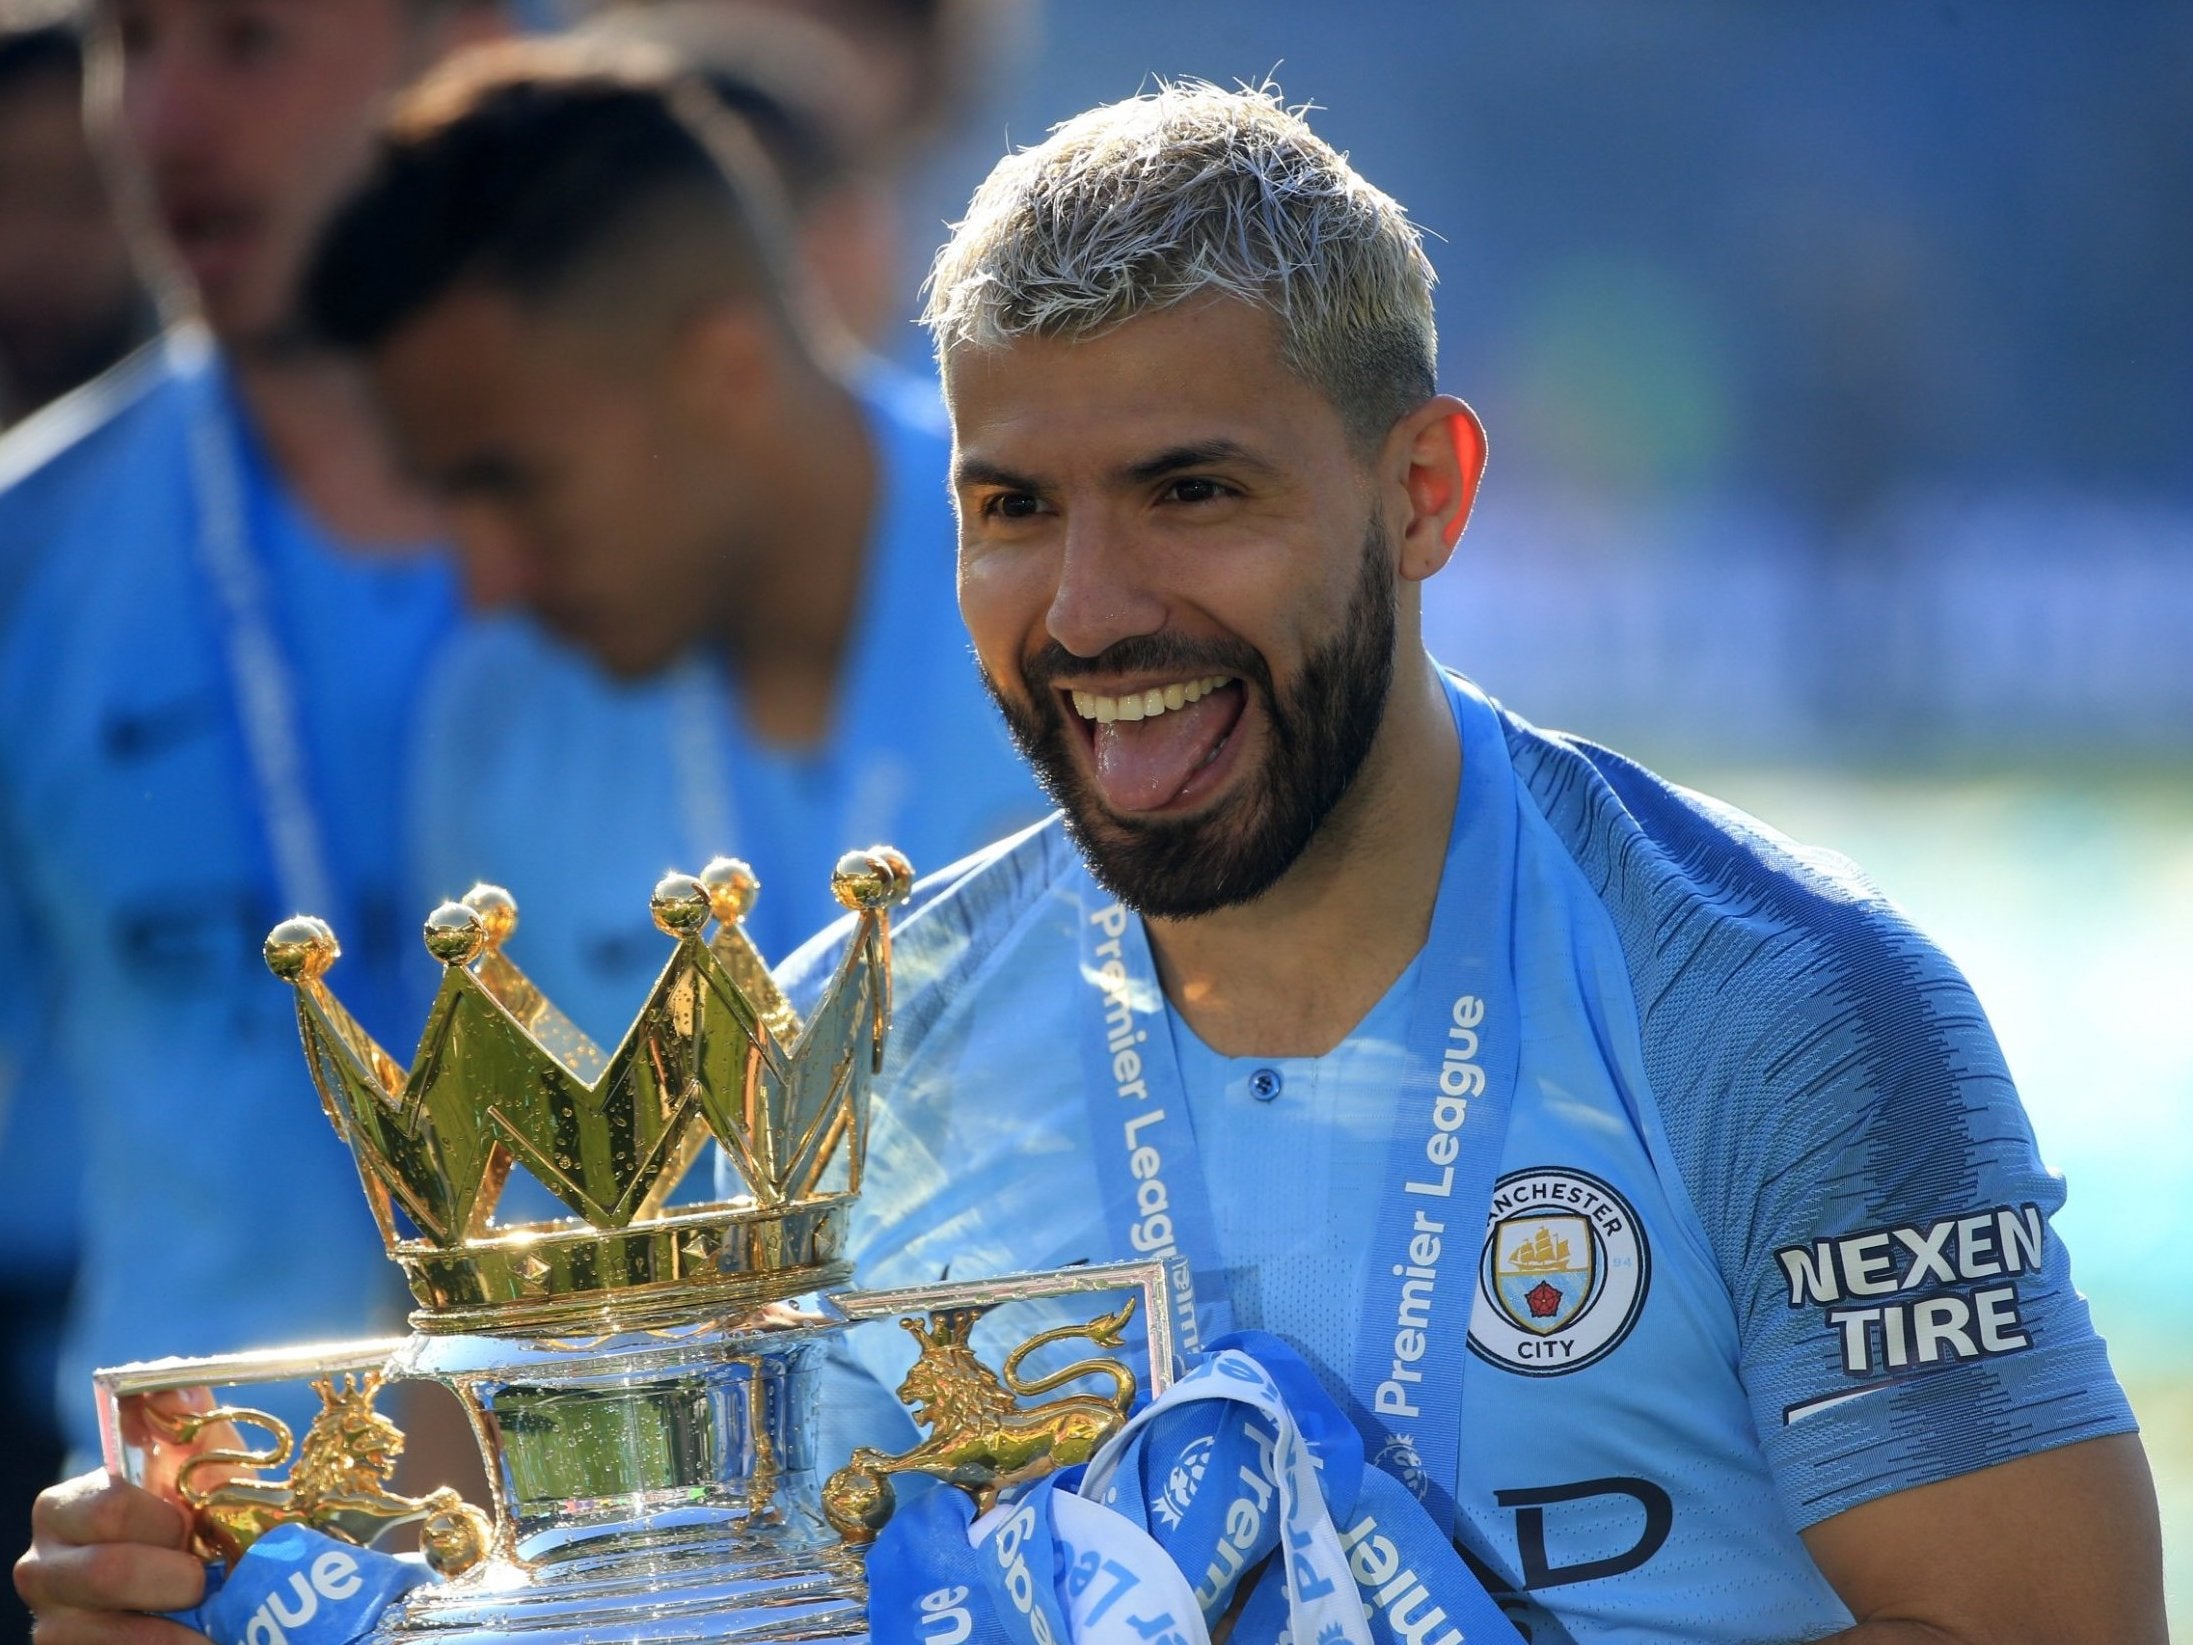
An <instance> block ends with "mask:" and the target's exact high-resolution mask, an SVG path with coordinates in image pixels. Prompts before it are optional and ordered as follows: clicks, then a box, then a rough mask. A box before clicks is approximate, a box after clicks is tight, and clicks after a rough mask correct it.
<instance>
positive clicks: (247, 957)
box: [0, 0, 500, 1451]
mask: <svg viewBox="0 0 2193 1645" xmlns="http://www.w3.org/2000/svg"><path fill="white" fill-rule="evenodd" d="M499 26H500V25H499V14H498V13H497V12H496V11H495V10H494V9H493V8H492V7H489V6H487V5H483V4H474V3H470V0H112V3H101V4H99V5H98V6H96V7H95V8H94V11H93V14H92V16H91V18H90V23H89V27H90V35H89V49H90V61H91V75H90V81H91V84H92V85H93V87H94V88H95V91H96V93H97V96H96V99H95V117H96V120H97V124H98V127H99V128H100V129H101V130H103V131H104V132H105V133H106V135H107V138H108V140H109V141H111V143H112V146H113V148H114V151H115V154H116V157H117V160H118V162H119V167H120V172H121V179H122V183H123V187H124V194H125V199H126V200H127V202H128V205H129V206H130V208H131V209H132V215H133V217H134V219H135V222H136V224H137V226H138V227H140V228H141V229H142V231H143V232H142V251H143V253H144V255H145V257H146V258H147V259H148V262H149V264H150V265H152V266H156V267H157V268H158V269H159V271H160V277H161V279H162V281H163V283H164V285H165V291H164V296H165V299H166V304H167V307H168V311H169V312H170V313H171V314H173V315H174V316H176V319H177V323H176V324H175V326H174V327H173V328H172V329H171V330H170V331H169V332H168V333H167V334H166V335H165V336H164V337H163V338H162V339H161V340H160V341H159V343H158V344H157V345H156V346H155V347H153V348H150V349H148V350H146V351H144V352H142V353H141V354H139V355H138V356H136V357H134V358H133V359H132V360H130V361H129V362H126V363H125V364H123V365H121V366H119V367H117V368H116V369H115V370H114V371H112V372H110V373H108V374H107V375H106V376H105V377H103V378H101V379H100V380H99V381H98V382H97V383H96V384H94V385H92V386H91V387H89V388H87V389H86V390H85V391H84V392H83V393H81V394H78V395H75V396H72V397H70V398H69V399H67V400H65V401H63V402H61V403H59V404H57V405H55V406H53V407H51V408H49V410H48V411H47V412H46V413H44V414H43V415H41V416H39V417H35V418H33V419H31V420H30V421H29V422H27V423H25V424H23V425H21V426H20V427H18V428H17V429H15V430H13V431H12V432H11V433H10V434H9V436H8V437H7V439H6V441H5V442H4V443H0V545H4V550H0V838H4V839H5V842H6V850H5V853H4V861H0V905H4V917H0V930H5V931H10V932H13V933H14V934H15V935H16V937H17V939H18V940H17V941H15V942H14V943H12V944H11V946H10V949H9V951H8V952H7V953H6V954H5V955H4V956H0V969H4V972H5V975H4V976H0V988H5V989H6V990H8V991H10V992H11V993H13V992H15V991H18V990H25V989H27V990H31V991H33V992H37V991H43V992H44V993H45V995H46V996H47V997H48V998H49V1000H50V1011H51V1015H50V1024H51V1028H50V1038H49V1040H48V1041H47V1046H48V1049H46V1050H44V1051H41V1052H40V1053H39V1060H38V1062H37V1064H36V1065H35V1070H34V1072H35V1074H36V1076H37V1077H36V1078H35V1080H26V1081H25V1083H24V1085H23V1088H22V1090H21V1092H20V1094H19V1097H18V1101H19V1102H20V1103H24V1104H38V1105H42V1106H50V1105H57V1104H61V1103H74V1104H76V1105H77V1106H78V1112H79V1116H80V1119H81V1124H82V1139H81V1142H80V1144H79V1145H78V1147H77V1149H76V1157H77V1161H78V1163H79V1165H80V1167H81V1169H82V1171H83V1182H84V1187H85V1205H84V1216H83V1244H82V1259H83V1260H82V1265H81V1269H80V1279H79V1283H78V1286H77V1291H76V1297H75V1301H74V1304H73V1309H72V1318H71V1322H70V1325H69V1329H68V1332H67V1336H66V1341H65V1346H64V1351H63V1355H62V1373H61V1386H62V1388H63V1389H64V1390H66V1396H65V1398H66V1403H65V1408H64V1411H65V1417H66V1420H67V1424H68V1428H69V1432H70V1433H71V1435H72V1437H73V1439H74V1441H75V1443H76V1444H77V1446H78V1447H79V1450H80V1451H82V1450H88V1449H89V1447H90V1446H91V1445H92V1443H93V1442H94V1435H93V1433H92V1429H91V1404H90V1398H89V1389H88V1385H87V1376H88V1373H89V1371H90V1370H91V1369H92V1368H93V1367H94V1366H95V1365H100V1364H113V1363H117V1362H120V1361H123V1360H129V1359H136V1358H143V1357H148V1356H153V1355H159V1354H168V1353H197V1352H208V1351H213V1350H217V1349H224V1348H235V1347H239V1346H245V1345H248V1344H251V1343H253V1342H255V1341H256V1342H281V1341H291V1340H296V1339H297V1338H298V1337H300V1336H304V1337H311V1336H321V1337H328V1336H343V1335H355V1334H357V1333H359V1332H360V1331H362V1330H364V1331H370V1330H371V1329H374V1328H377V1327H379V1326H383V1325H387V1324H390V1323H393V1321H394V1320H395V1319H396V1318H398V1317H400V1316H399V1315H398V1313H397V1308H396V1305H397V1302H398V1288H397V1287H396V1286H395V1284H394V1283H393V1278H392V1275H391V1273H390V1271H389V1268H388V1264H387V1263H386V1261H385V1259H384V1258H383V1256H382V1254H381V1252H380V1248H379V1246H380V1242H379V1239H378V1237H377V1236H376V1234H375V1232H374V1230H373V1227H372V1224H371V1220H370V1218H369V1217H367V1216H366V1215H365V1213H364V1207H363V1205H362V1203H361V1199H360V1196H359V1194H358V1191H357V1187H356V1173H355V1170H354V1168H353V1166H352V1165H351V1162H350V1160H349V1159H348V1157H347V1155H346V1154H345V1152H344V1150H343V1149H342V1148H341V1146H340V1145H339V1144H338V1143H337V1142H336V1141H335V1139H334V1138H333V1137H332V1136H331V1135H330V1134H329V1130H328V1127H327V1123H326V1120H325V1119H324V1117H323V1116H322V1115H321V1114H319V1113H318V1112H317V1111H316V1110H317V1106H318V1105H317V1104H316V1103H314V1102H313V1101H312V1100H311V1097H310V1094H309V1088H308V1087H306V1086H305V1085H304V1083H303V1082H302V1081H301V1080H300V1078H299V1066H298V1054H297V1043H296V1029H295V1025H294V1023H293V1021H292V1020H291V1017H292V1013H291V1011H290V1008H289V1006H288V1005H287V1004H286V1003H285V1002H284V1001H283V999H282V998H281V991H280V990H279V989H272V990H270V989H269V988H268V986H267V980H266V977H265V973H264V967H263V965H262V964H261V962H260V960H259V958H258V950H259V945H260V942H261V939H262V938H263V936H264V934H265V931H266V929H267V927H268V925H269V924H270V923H271V922H272V921H273V920H275V919H278V918H280V917H281V916H282V915H284V914H285V913H287V912H289V911H290V910H291V909H294V908H300V907H305V908H317V909H326V910H328V911H329V912H330V914H331V916H332V917H333V918H334V919H335V920H336V922H337V925H338V928H339V929H340V930H342V932H343V934H344V942H345V946H346V947H347V948H348V949H349V954H350V957H349V960H348V961H347V962H346V971H347V972H348V973H349V975H348V978H347V980H348V982H349V984H350V986H351V987H352V989H353V990H354V996H353V997H355V998H356V999H357V1000H358V1002H359V1005H360V1006H361V1008H362V1013H363V1014H364V1015H365V1017H366V1020H367V1021H368V1022H370V1023H372V1024H373V1025H374V1026H375V1028H376V1029H377V1030H378V1031H380V1032H382V1033H386V1034H389V1035H391V1036H392V1037H393V1036H396V1035H399V1034H401V1033H405V1032H409V1031H410V1030H411V1028H412V1027H413V1026H415V1023H414V1020H413V1013H412V1012H411V1011H409V1010H404V1011H397V1010H393V1009H392V1002H393V996H394V995H395V994H396V993H397V992H398V985H397V983H396V980H395V967H394V964H393V961H394V960H395V958H396V956H397V955H399V954H401V955H402V956H404V957H405V958H407V959H409V958H411V957H412V956H415V955H416V953H417V950H416V948H415V947H414V946H413V939H411V937H410V926H411V921H410V920H409V919H408V918H404V917H401V916H400V915H399V913H398V912H397V911H398V910H399V909H400V908H403V904H402V903H401V901H400V900H399V899H398V897H397V894H396V880H397V875H398V866H397V807H396V804H395V794H396V791H397V788H398V786H399V782H400V777H401V758H402V756H401V752H400V747H399V738H400V731H401V728H402V726H403V725H404V724H405V722H406V721H407V720H408V717H409V715H410V713H411V697H412V692H413V688H414V682H415V680H416V677H417V674H418V671H419V668H420V666H421V663H422V661H423V658H424V656H425V655H426V652H427V649H428V647H429V646H430V645H431V644H432V643H433V642H434V641H435V640H436V639H438V637H439V636H440V634H441V633H442V632H443V630H444V628H445V627H446V626H447V623H448V620H449V616H450V612H451V609H452V602H451V599H450V593H449V585H448V578H447V574H446V571H445V569H444V567H443V566H442V565H441V564H440V563H439V562H438V561H437V560H435V559H434V558H432V557H430V556H427V555H425V554H423V553H422V552H421V548H422V545H424V544H425V543H426V542H428V541H429V540H430V538H431V536H432V535H433V532H434V530H435V526H434V516H433V513H432V511H431V509H430V507H429V506H428V505H427V504H426V503H425V502H424V501H423V500H422V499H421V498H419V497H418V496H417V495H415V494H414V493H413V492H412V491H411V490H410V489H409V488H408V487H407V486H406V485H404V484H403V483H402V482H401V481H400V480H398V479H397V477H396V476H395V474H394V473H393V471H392V470H391V469H390V467H389V465H388V464H387V462H386V461H385V459H384V458H383V456H382V454H381V451H380V448H379V445H378V443H377V440H376V438H375V436H374V433H373V429H372V425H371V423H370V421H369V419H368V416H367V413H366V410H365V406H364V403H363V400H362V398H361V396H360V394H359V391H358V389H357V387H356V384H355V382H354V380H353V378H352V375H351V373H350V370H349V368H348V367H347V366H345V365H343V364H341V363H339V362H337V361H334V360H332V359H331V358H330V357H329V356H328V355H326V354H325V353H324V352H322V351H320V350H318V349H316V348H314V347H312V346H311V345H310V344H309V343H307V342H306V341H305V340H304V339H303V338H302V337H301V336H300V335H299V333H298V330H297V328H296V326H295V324H294V293H295V286H296V280H297V272H298V268H299V265H300V263H301V261H302V259H303V257H304V255H305V252H306V249H307V247H308V246H309V244H310V242H311V239H312V236H313V235H314V234H315V233H316V232H317V230H318V228H319V226H320V222H321V220H322V218H323V216H324V215H325V213H326V211H327V210H328V208H329V207H330V206H331V205H332V203H333V202H334V200H335V199H336V197H337V196H338V195H339V194H340V193H341V192H342V191H343V190H344V189H345V188H346V187H348V186H349V184H350V183H351V181H352V180H353V178H354V177H355V176H356V174H357V172H358V170H359V169H360V167H361V166H362V164H363V162H364V159H365V156H366V153H367V151H368V146H369V141H370V137H371V134H372V132H373V130H374V128H375V126H376V124H377V123H378V121H379V119H380V117H381V115H382V112H383V110H384V106H385V104H386V101H387V99H388V97H389V95H390V94H391V93H392V92H393V91H395V90H396V89H397V88H398V87H399V86H400V85H401V84H403V83H404V81H405V80H407V79H408V78H410V77H411V76H412V75H413V74H414V73H415V72H416V71H417V70H418V69H419V68H421V67H423V66H424V65H426V64H427V63H429V62H431V61H432V60H433V59H434V58H435V57H437V56H438V55H440V53H441V52H442V51H443V50H444V49H446V48H448V47H450V46H452V45H454V44H457V43H460V42H461V41H463V40H465V39H467V38H469V37H472V36H476V35H479V34H481V33H484V32H488V31H491V30H495V29H497V28H499ZM408 912H409V910H408V909H404V913H406V914H408ZM422 980H426V979H422ZM10 1050H11V1052H13V1053H15V1054H17V1055H20V1054H21V1052H20V1050H19V1049H18V1048H17V1047H13V1046H11V1047H10ZM275 1241H279V1245H280V1256H279V1258H278V1259H274V1258H270V1246H271V1244H272V1243H273V1242H275Z"/></svg>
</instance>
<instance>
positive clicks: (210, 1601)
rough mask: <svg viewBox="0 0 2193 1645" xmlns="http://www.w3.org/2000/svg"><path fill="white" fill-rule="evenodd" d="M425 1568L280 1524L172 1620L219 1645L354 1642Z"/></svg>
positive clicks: (217, 1571) (425, 1576) (211, 1578)
mask: <svg viewBox="0 0 2193 1645" xmlns="http://www.w3.org/2000/svg"><path fill="white" fill-rule="evenodd" d="M433 1580H434V1573H433V1572H432V1571H430V1570H428V1569H427V1568H426V1566H425V1565H423V1564H421V1563H419V1562H417V1561H415V1560H409V1559H398V1558H397V1557H396V1556H395V1555H393V1554H377V1553H375V1552H373V1551H372V1550H371V1549H370V1548H356V1547H353V1546H351V1545H350V1544H349V1543H347V1542H338V1541H336V1540H335V1538H333V1537H331V1536H327V1535H324V1534H322V1533H321V1532H319V1531H315V1530H311V1529H309V1528H308V1527H306V1526H303V1525H296V1524H291V1525H277V1526H276V1527H275V1528H274V1529H273V1530H271V1531H269V1532H267V1533H266V1534H265V1535H264V1536H262V1537H260V1538H259V1539H258V1540H257V1541H256V1542H254V1543H253V1544H252V1545H251V1547H250V1549H249V1551H248V1552H246V1553H245V1555H244V1557H243V1558H242V1559H240V1560H238V1561H237V1562H236V1568H235V1569H234V1570H232V1571H227V1572H224V1571H223V1570H222V1568H221V1567H220V1566H218V1565H216V1566H213V1567H211V1568H209V1569H208V1570H207V1572H206V1597H205V1598H204V1599H202V1600H201V1601H199V1602H198V1604H197V1605H195V1606H193V1607H192V1608H191V1609H189V1610H187V1611H176V1612H171V1613H170V1614H169V1620H170V1621H172V1622H180V1623H181V1624H182V1625H183V1626H184V1627H186V1628H195V1629H197V1630H198V1631H199V1632H200V1633H202V1634H205V1635H207V1636H208V1637H210V1638H211V1639H212V1640H213V1642H214V1645H355V1642H356V1641H358V1640H361V1639H364V1638H365V1637H366V1635H368V1634H369V1633H371V1632H372V1631H373V1625H374V1624H375V1623H376V1622H378V1621H380V1619H381V1613H382V1612H383V1611H385V1610H387V1609H388V1607H389V1606H391V1605H393V1604H395V1603H396V1601H397V1600H399V1599H401V1598H403V1596H404V1595H405V1594H408V1593H409V1592H411V1590H412V1589H414V1588H416V1587H418V1586H419V1585H420V1584H421V1583H424V1582H432V1581H433Z"/></svg>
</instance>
